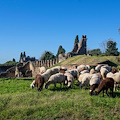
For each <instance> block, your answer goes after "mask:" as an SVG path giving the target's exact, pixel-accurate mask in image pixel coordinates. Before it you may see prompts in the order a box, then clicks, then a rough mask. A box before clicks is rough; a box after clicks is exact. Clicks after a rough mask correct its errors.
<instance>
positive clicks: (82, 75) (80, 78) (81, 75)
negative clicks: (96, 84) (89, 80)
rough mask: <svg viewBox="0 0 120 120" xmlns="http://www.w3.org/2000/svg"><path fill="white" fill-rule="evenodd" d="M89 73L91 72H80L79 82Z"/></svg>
mask: <svg viewBox="0 0 120 120" xmlns="http://www.w3.org/2000/svg"><path fill="white" fill-rule="evenodd" d="M88 75H90V73H84V74H80V76H79V78H78V81H79V83H81V81H82V79H83V77H84V76H88Z"/></svg>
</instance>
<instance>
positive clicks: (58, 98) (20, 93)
mask: <svg viewBox="0 0 120 120" xmlns="http://www.w3.org/2000/svg"><path fill="white" fill-rule="evenodd" d="M32 80H33V79H29V80H27V79H0V119H21V120H23V119H30V120H31V119H38V120H46V119H47V120H56V119H57V120H59V119H60V120H61V119H62V120H74V119H75V120H77V119H78V120H88V119H90V120H96V119H99V120H102V119H105V120H107V119H108V120H110V119H114V120H116V119H120V114H119V113H120V104H119V103H120V92H115V93H114V97H113V98H112V97H108V96H107V95H105V97H102V93H101V94H100V95H99V96H90V95H89V90H85V89H84V88H83V89H82V90H81V89H79V87H78V86H77V84H76V83H75V84H74V86H73V88H72V89H69V90H68V89H66V88H60V85H59V84H57V88H54V86H53V85H50V87H49V88H48V89H47V90H46V89H45V88H43V90H42V91H41V92H38V91H37V89H36V88H35V89H33V90H32V89H30V83H31V82H32Z"/></svg>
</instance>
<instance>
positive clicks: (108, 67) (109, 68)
mask: <svg viewBox="0 0 120 120" xmlns="http://www.w3.org/2000/svg"><path fill="white" fill-rule="evenodd" d="M101 68H105V69H107V70H108V71H109V72H110V71H111V70H112V68H111V66H108V65H104V66H102V67H101Z"/></svg>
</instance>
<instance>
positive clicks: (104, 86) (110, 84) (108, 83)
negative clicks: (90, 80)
mask: <svg viewBox="0 0 120 120" xmlns="http://www.w3.org/2000/svg"><path fill="white" fill-rule="evenodd" d="M108 88H109V89H110V91H111V93H112V96H113V88H114V80H113V78H105V79H104V80H102V81H101V82H100V84H99V86H98V89H97V91H95V95H98V94H99V93H100V92H101V91H103V97H104V90H106V94H107V95H108V93H107V91H108ZM108 96H109V95H108Z"/></svg>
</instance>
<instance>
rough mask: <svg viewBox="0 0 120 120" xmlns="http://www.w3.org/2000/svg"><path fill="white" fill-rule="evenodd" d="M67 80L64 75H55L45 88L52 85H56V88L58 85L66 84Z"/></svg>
mask: <svg viewBox="0 0 120 120" xmlns="http://www.w3.org/2000/svg"><path fill="white" fill-rule="evenodd" d="M65 79H66V77H65V75H64V74H63V73H57V74H54V75H52V76H51V77H50V78H49V80H48V82H47V83H46V85H45V88H46V89H47V88H48V87H49V85H50V84H54V85H55V87H56V83H60V84H61V83H64V82H65Z"/></svg>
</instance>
